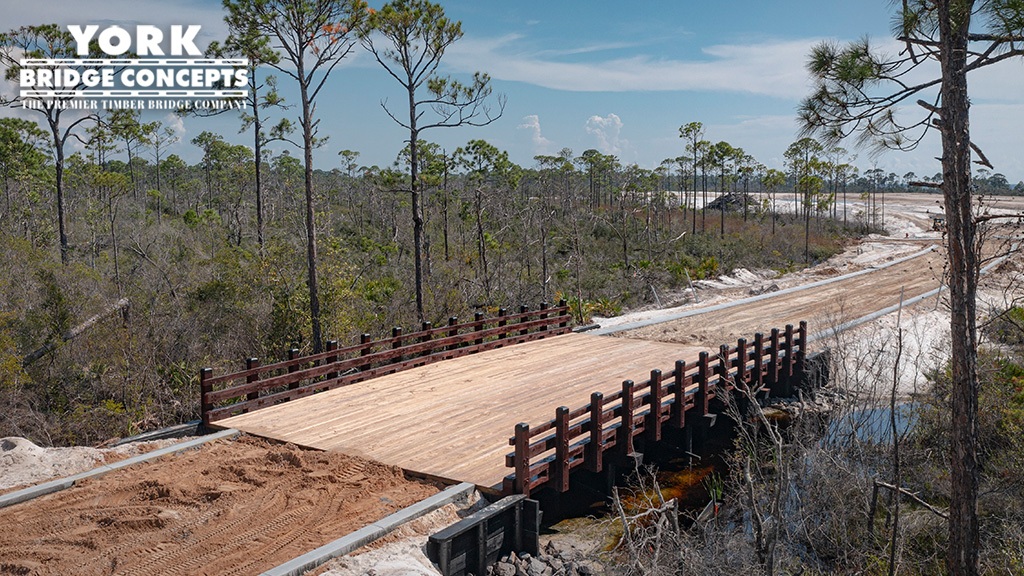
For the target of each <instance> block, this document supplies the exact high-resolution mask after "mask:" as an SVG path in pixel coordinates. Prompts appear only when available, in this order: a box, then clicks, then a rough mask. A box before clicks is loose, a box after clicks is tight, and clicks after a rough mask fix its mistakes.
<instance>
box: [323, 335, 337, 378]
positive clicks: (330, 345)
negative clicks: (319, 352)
mask: <svg viewBox="0 0 1024 576" xmlns="http://www.w3.org/2000/svg"><path fill="white" fill-rule="evenodd" d="M337 349H338V341H337V340H328V341H327V351H328V352H332V351H334V350H337ZM337 361H338V355H337V354H335V355H333V356H327V357H326V358H324V364H334V363H335V362H337ZM337 377H338V373H337V372H328V373H327V374H326V375H325V376H324V378H325V379H326V380H334V379H335V378H337Z"/></svg>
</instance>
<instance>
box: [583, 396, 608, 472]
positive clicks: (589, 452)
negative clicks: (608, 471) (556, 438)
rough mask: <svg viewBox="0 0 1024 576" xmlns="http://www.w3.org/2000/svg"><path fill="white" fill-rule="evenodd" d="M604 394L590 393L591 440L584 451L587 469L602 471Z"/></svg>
mask: <svg viewBox="0 0 1024 576" xmlns="http://www.w3.org/2000/svg"><path fill="white" fill-rule="evenodd" d="M603 419H604V394H601V393H600V392H594V393H593V394H591V395H590V442H588V443H587V447H586V449H585V453H584V461H585V462H586V465H587V470H590V471H591V472H600V471H601V470H602V469H604V422H602V420H603Z"/></svg>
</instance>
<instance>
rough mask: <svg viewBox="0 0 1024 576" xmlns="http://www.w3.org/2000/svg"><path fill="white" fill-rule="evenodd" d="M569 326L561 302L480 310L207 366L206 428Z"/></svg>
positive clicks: (203, 389) (203, 392) (202, 382)
mask: <svg viewBox="0 0 1024 576" xmlns="http://www.w3.org/2000/svg"><path fill="white" fill-rule="evenodd" d="M570 324H571V317H570V315H569V307H568V306H567V305H566V303H565V301H564V300H563V301H561V302H559V304H558V306H556V307H554V308H551V307H549V306H548V304H547V303H544V304H541V306H540V308H539V309H537V310H530V309H529V308H527V307H526V306H521V307H520V308H519V313H517V314H509V313H508V312H507V310H505V309H504V308H502V309H500V310H499V311H498V315H497V316H496V317H493V318H485V317H484V314H483V313H482V312H477V313H476V315H475V316H474V319H473V320H472V321H471V322H464V323H462V324H459V323H458V319H457V318H456V317H454V316H453V317H451V318H449V319H448V325H447V326H441V327H438V328H434V327H432V326H431V324H430V323H429V322H424V323H423V326H422V329H421V330H420V331H418V332H412V333H409V334H403V333H402V329H401V328H394V329H393V330H392V332H391V338H384V339H381V340H373V341H371V340H370V335H369V334H363V335H362V337H361V338H360V343H359V344H356V345H354V346H348V347H346V348H338V343H337V341H333V340H332V341H330V342H328V343H327V350H326V351H324V352H321V353H319V354H311V355H308V356H299V355H298V350H290V351H289V352H288V359H287V360H284V361H281V362H275V363H273V364H267V365H261V364H260V362H259V359H257V358H249V359H247V360H246V361H245V370H242V371H240V372H234V373H231V374H225V375H223V376H216V377H215V376H214V375H213V370H211V369H210V368H203V369H202V370H200V372H199V388H200V396H201V399H200V402H201V410H202V418H203V423H204V424H209V423H211V422H214V421H216V420H221V419H223V418H227V417H229V416H233V415H235V414H241V413H245V412H249V411H252V410H256V409H259V408H264V407H266V406H272V405H274V404H277V403H280V402H285V401H288V400H293V399H296V398H301V397H303V396H309V395H310V394H314V393H317V392H322V391H324V390H330V389H332V388H337V387H339V386H346V385H349V384H353V383H356V382H360V381H363V380H368V379H370V378H375V377H377V376H383V375H384V374H391V373H393V372H399V371H402V370H408V369H409V368H414V367H416V366H422V365H424V364H430V363H433V362H438V361H440V360H445V359H448V358H455V357H458V356H465V355H467V354H473V353H476V352H480V351H483V350H491V349H493V348H500V347H502V346H509V345H512V344H518V343H520V342H528V341H531V340H539V339H541V338H545V337H549V336H555V335H558V334H564V333H566V332H569V331H570V330H571V328H570Z"/></svg>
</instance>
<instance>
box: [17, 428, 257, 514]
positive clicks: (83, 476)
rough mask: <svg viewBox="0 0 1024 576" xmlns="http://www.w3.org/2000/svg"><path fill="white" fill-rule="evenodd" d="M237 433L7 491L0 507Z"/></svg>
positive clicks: (231, 431) (224, 433)
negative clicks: (14, 490)
mask: <svg viewBox="0 0 1024 576" xmlns="http://www.w3.org/2000/svg"><path fill="white" fill-rule="evenodd" d="M239 434H241V432H239V431H238V430H235V429H228V430H222V431H220V432H217V433H215V434H210V435H208V436H203V437H201V438H196V439H194V440H188V441H185V442H179V443H177V444H172V445H170V446H165V447H163V448H160V449H158V450H153V451H152V452H147V453H145V454H139V455H138V456H132V457H131V458H127V459H125V460H121V461H119V462H114V463H113V464H104V465H102V466H100V467H98V468H93V469H92V470H88V471H86V472H81V473H79V474H75V475H74V476H68V477H66V478H58V479H56V480H50V481H49V482H43V483H42V484H36V485H35V486H29V487H28V488H23V489H21V490H18V491H16V492H9V493H7V494H4V495H2V496H0V508H6V507H7V506H13V505H15V504H20V503H21V502H25V501H28V500H31V499H33V498H38V497H39V496H45V495H46V494H53V493H54V492H60V491H61V490H64V489H66V488H70V487H72V486H74V485H75V484H76V483H78V482H80V481H82V480H87V479H89V478H98V477H100V476H103V475H105V474H110V473H111V472H115V471H117V470H120V469H122V468H127V467H129V466H132V465H135V464H140V463H142V462H150V461H152V460H156V459H158V458H162V457H163V456H167V455H169V454H180V453H182V452H186V451H188V450H192V449H194V448H198V447H199V446H202V445H203V444H205V443H207V442H212V441H213V440H221V439H225V438H235V437H237V436H238V435H239Z"/></svg>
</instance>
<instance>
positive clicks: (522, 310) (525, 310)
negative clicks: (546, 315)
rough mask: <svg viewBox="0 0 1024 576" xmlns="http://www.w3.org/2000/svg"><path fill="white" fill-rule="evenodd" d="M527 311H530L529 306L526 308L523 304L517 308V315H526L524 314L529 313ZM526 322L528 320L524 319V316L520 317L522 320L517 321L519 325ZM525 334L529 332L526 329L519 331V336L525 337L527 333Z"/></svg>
mask: <svg viewBox="0 0 1024 576" xmlns="http://www.w3.org/2000/svg"><path fill="white" fill-rule="evenodd" d="M529 311H530V307H529V306H527V305H525V304H521V305H520V306H519V313H520V314H526V313H527V312H529ZM527 320H528V319H527V318H526V317H525V316H524V317H522V318H520V319H519V323H520V324H522V323H523V322H526V321H527ZM527 332H529V330H528V329H526V328H523V329H522V330H520V331H519V335H520V336H526V333H527Z"/></svg>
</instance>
